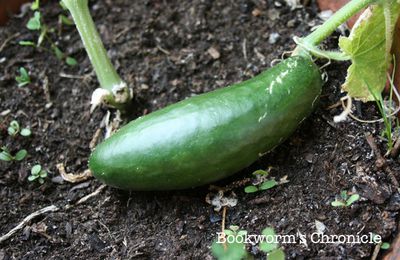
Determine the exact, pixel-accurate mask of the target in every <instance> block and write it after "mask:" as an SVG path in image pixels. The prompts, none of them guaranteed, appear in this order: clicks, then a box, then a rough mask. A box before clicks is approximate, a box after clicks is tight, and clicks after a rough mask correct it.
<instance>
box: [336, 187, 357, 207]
mask: <svg viewBox="0 0 400 260" xmlns="http://www.w3.org/2000/svg"><path fill="white" fill-rule="evenodd" d="M359 199H360V195H358V194H352V195H350V196H349V195H348V194H347V191H346V190H342V191H341V192H340V199H335V200H334V201H332V202H331V206H333V207H349V206H351V205H352V204H353V203H354V202H356V201H358V200H359Z"/></svg>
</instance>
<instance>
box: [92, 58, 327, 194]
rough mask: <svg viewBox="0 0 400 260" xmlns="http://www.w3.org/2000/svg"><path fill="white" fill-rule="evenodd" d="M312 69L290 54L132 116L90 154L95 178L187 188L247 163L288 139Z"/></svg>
mask: <svg viewBox="0 0 400 260" xmlns="http://www.w3.org/2000/svg"><path fill="white" fill-rule="evenodd" d="M321 86H322V80H321V74H320V72H319V69H318V67H317V66H316V65H315V64H314V63H313V62H312V61H311V60H310V59H309V58H307V57H301V56H295V57H290V58H288V59H286V60H284V61H282V62H281V63H279V64H278V65H276V66H274V67H272V68H271V69H269V70H267V71H265V72H263V73H261V74H259V75H258V76H256V77H254V78H252V79H249V80H247V81H244V82H242V83H238V84H235V85H232V86H230V87H226V88H222V89H218V90H216V91H212V92H209V93H205V94H202V95H198V96H195V97H192V98H189V99H186V100H183V101H181V102H178V103H176V104H173V105H170V106H167V107H165V108H163V109H160V110H158V111H156V112H153V113H151V114H149V115H146V116H143V117H139V118H138V119H136V120H134V121H132V122H130V123H129V124H127V125H126V126H124V127H122V128H121V129H120V130H119V131H118V132H116V133H115V134H114V135H112V136H111V137H110V138H108V139H106V140H105V141H104V142H102V143H101V144H99V145H98V146H97V147H96V149H95V150H94V152H93V153H92V155H91V157H90V159H89V167H90V169H91V170H92V172H93V175H94V176H95V177H96V178H98V179H99V180H101V181H102V182H104V183H106V184H108V185H110V186H113V187H117V188H121V189H130V190H174V189H185V188H192V187H196V186H200V185H204V184H207V183H211V182H214V181H216V180H219V179H222V178H224V177H227V176H229V175H232V174H234V173H235V172H237V171H239V170H241V169H243V168H245V167H247V166H249V165H250V164H251V163H253V162H254V161H256V160H257V159H258V158H259V157H260V156H261V155H262V154H264V153H265V152H268V151H270V150H271V149H273V148H274V147H275V146H277V145H278V144H279V143H281V142H283V141H284V140H285V139H286V138H287V137H289V136H290V135H291V134H292V133H293V132H294V130H295V129H296V127H297V126H298V125H299V124H300V123H301V122H302V121H303V119H305V118H306V117H307V116H308V115H309V114H310V113H311V112H312V110H313V108H314V106H315V104H316V103H317V102H316V101H317V100H318V97H319V94H320V92H321Z"/></svg>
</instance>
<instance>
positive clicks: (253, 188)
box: [244, 169, 280, 193]
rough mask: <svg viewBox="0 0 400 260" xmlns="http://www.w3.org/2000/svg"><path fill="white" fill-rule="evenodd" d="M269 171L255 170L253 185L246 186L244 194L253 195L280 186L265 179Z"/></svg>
mask: <svg viewBox="0 0 400 260" xmlns="http://www.w3.org/2000/svg"><path fill="white" fill-rule="evenodd" d="M269 170H270V169H268V171H264V170H257V171H255V172H253V175H254V176H255V177H256V181H255V183H253V185H249V186H246V187H245V188H244V192H246V193H254V192H257V191H261V190H269V189H271V188H273V187H275V186H276V185H278V184H280V182H277V181H276V180H275V179H267V177H268V175H269Z"/></svg>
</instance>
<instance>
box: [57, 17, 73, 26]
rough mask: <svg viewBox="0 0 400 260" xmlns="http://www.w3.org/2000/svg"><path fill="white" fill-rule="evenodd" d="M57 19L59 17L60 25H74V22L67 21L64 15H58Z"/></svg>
mask: <svg viewBox="0 0 400 260" xmlns="http://www.w3.org/2000/svg"><path fill="white" fill-rule="evenodd" d="M59 17H60V21H61V23H63V24H65V25H69V26H71V25H74V21H72V20H71V19H69V18H68V17H66V16H65V15H63V14H60V15H59Z"/></svg>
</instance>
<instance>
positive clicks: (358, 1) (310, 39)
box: [303, 0, 377, 46]
mask: <svg viewBox="0 0 400 260" xmlns="http://www.w3.org/2000/svg"><path fill="white" fill-rule="evenodd" d="M376 1H377V0H352V1H350V2H349V3H348V4H346V5H345V6H343V7H342V8H341V9H340V10H339V11H337V12H336V13H335V14H334V15H332V16H331V17H330V18H329V19H328V20H327V21H326V22H325V23H324V24H322V25H321V26H319V27H318V28H317V29H316V30H315V31H314V32H312V33H311V34H309V35H308V36H307V37H305V38H304V39H303V40H304V42H306V43H307V44H310V45H314V46H316V45H318V44H320V43H321V42H322V41H323V40H325V39H326V38H327V37H329V36H330V35H331V34H332V33H333V32H334V31H335V30H336V29H337V28H338V27H339V26H340V25H341V24H343V23H344V22H346V21H347V20H348V19H350V18H351V17H352V16H353V15H355V14H356V13H358V12H359V11H361V10H362V9H363V8H365V7H367V6H368V5H370V4H372V3H374V2H376Z"/></svg>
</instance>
